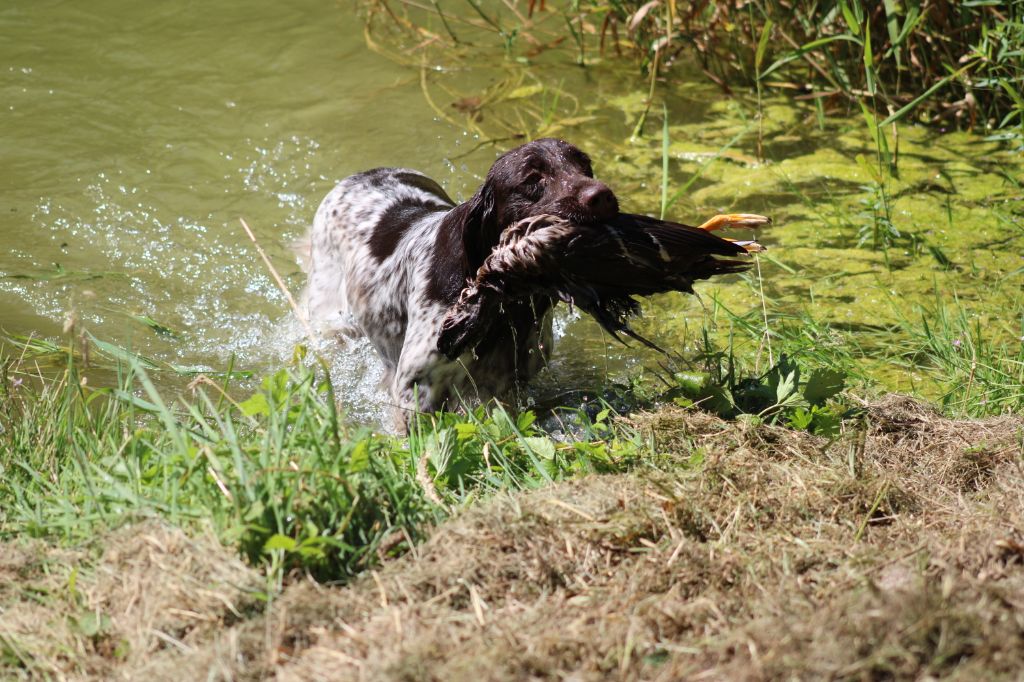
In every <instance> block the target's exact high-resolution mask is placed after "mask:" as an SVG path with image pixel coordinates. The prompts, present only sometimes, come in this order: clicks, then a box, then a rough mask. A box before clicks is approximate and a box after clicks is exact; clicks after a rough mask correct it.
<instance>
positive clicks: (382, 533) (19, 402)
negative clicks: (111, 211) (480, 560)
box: [0, 353, 641, 579]
mask: <svg viewBox="0 0 1024 682" xmlns="http://www.w3.org/2000/svg"><path fill="white" fill-rule="evenodd" d="M2 367H3V373H2V376H0V403H2V406H0V452H3V453H4V455H3V457H2V458H0V537H11V536H18V535H27V536H33V537H48V538H55V539H60V540H63V541H68V542H72V543H81V542H84V541H87V540H88V539H89V538H90V537H91V536H93V535H94V534H95V533H96V531H97V530H98V529H101V528H111V527H116V526H119V525H121V524H123V523H125V522H128V521H131V520H133V519H140V518H146V517H152V516H156V517H161V518H165V519H167V520H168V521H169V522H170V523H172V524H175V525H178V526H182V527H197V526H203V527H212V529H213V530H214V531H215V532H216V533H217V534H218V535H219V536H220V537H221V538H222V539H224V540H226V541H228V542H230V543H233V544H235V545H237V547H238V548H239V550H240V552H241V553H242V554H244V555H245V556H246V557H247V558H248V559H249V561H250V562H252V563H254V564H266V565H267V566H268V567H270V568H271V569H272V573H275V574H277V575H280V573H281V571H280V570H278V569H289V568H295V567H302V568H304V569H306V570H309V571H311V572H312V573H314V574H315V575H317V576H318V577H321V578H329V579H343V578H345V577H347V576H350V575H353V574H355V573H357V572H359V571H361V570H363V569H365V568H366V567H367V566H369V565H372V564H373V563H374V562H376V561H377V560H379V559H380V558H382V557H384V556H388V555H393V554H396V553H400V552H402V551H404V550H405V549H407V548H408V547H409V546H410V544H412V543H415V542H417V541H418V540H419V539H420V538H422V537H423V535H424V533H425V532H427V530H428V529H429V528H430V527H431V526H432V525H433V524H434V523H436V522H437V521H438V520H439V519H440V518H442V517H443V516H444V515H445V514H446V512H447V511H448V510H451V509H454V508H458V507H459V506H461V505H464V504H466V503H468V502H469V501H470V500H472V499H473V498H475V497H477V496H480V495H483V494H486V493H487V492H489V491H493V490H517V489H522V488H530V487H535V486H539V485H543V484H546V483H549V482H552V481H557V480H561V479H563V478H566V477H568V476H573V475H577V474H580V473H587V472H600V471H621V470H623V469H625V468H627V467H628V466H630V464H631V463H632V462H633V461H634V460H635V458H636V454H637V452H638V451H639V448H640V446H641V444H640V443H639V441H638V436H637V435H636V434H635V433H630V432H628V430H627V429H625V428H624V427H615V428H612V426H610V425H609V421H610V420H609V412H608V411H607V410H606V411H604V412H602V413H601V414H599V415H597V416H596V417H595V419H593V420H591V419H589V418H588V417H587V416H586V415H585V414H584V413H582V412H581V413H576V414H574V415H573V418H574V420H575V423H576V424H577V427H576V428H577V430H578V432H579V433H580V438H579V439H577V440H576V441H574V442H570V443H561V442H556V441H554V440H552V439H551V438H549V437H548V436H546V435H545V434H543V433H542V432H541V431H540V430H539V429H538V427H537V425H536V423H535V421H534V416H533V415H532V413H529V412H525V413H522V414H520V415H518V416H516V417H513V416H512V415H510V414H509V413H508V412H506V411H505V410H503V409H501V408H499V407H494V408H491V409H485V408H483V407H481V408H478V409H476V410H473V411H470V412H469V413H467V414H464V415H456V414H441V415H433V416H423V417H422V418H421V419H420V420H419V422H418V423H417V424H416V425H414V428H413V432H412V435H411V436H410V437H409V438H408V439H403V438H397V437H393V436H388V435H381V434H379V433H375V432H373V431H371V430H369V429H368V428H365V427H356V426H351V425H349V424H347V423H346V422H345V420H344V417H343V415H342V414H341V413H340V412H339V409H338V407H337V402H336V400H335V398H334V394H333V389H332V386H331V383H330V380H329V378H328V374H327V373H326V372H324V371H323V370H322V368H320V367H319V366H317V365H315V364H314V365H313V367H312V368H311V367H309V366H307V363H305V362H304V359H303V357H302V353H299V354H298V355H297V357H296V361H295V362H294V363H293V365H292V366H291V367H288V368H285V369H282V370H280V371H278V372H276V373H275V374H273V375H270V376H268V377H266V378H264V380H263V382H262V387H261V389H260V390H259V391H257V392H255V393H254V394H253V395H252V396H250V397H248V398H247V399H245V400H243V401H241V402H238V401H236V400H234V399H233V398H232V397H231V396H230V395H229V393H228V392H227V391H226V390H225V384H223V383H220V384H218V383H216V382H214V381H213V380H210V379H207V378H201V379H199V380H197V381H195V382H193V384H192V385H191V388H190V390H189V391H188V392H187V393H186V394H185V395H183V396H180V397H179V398H178V399H176V400H172V399H169V398H168V397H167V396H166V394H165V392H164V391H161V390H158V389H157V388H156V387H155V386H154V384H153V381H152V380H151V379H150V377H149V375H148V373H147V371H146V369H145V368H144V367H142V366H141V365H140V364H139V363H135V362H129V363H128V364H127V365H126V366H125V368H124V369H123V371H122V372H121V374H120V376H119V378H118V380H117V381H116V382H115V383H114V384H113V385H112V386H108V387H93V386H92V385H91V383H90V382H89V381H88V380H87V373H86V372H83V371H82V370H80V368H79V366H78V365H77V364H76V362H75V356H74V355H69V356H68V361H67V367H66V369H65V370H64V372H63V373H62V374H60V375H59V376H58V377H57V378H54V379H45V378H41V377H38V376H37V377H33V376H26V374H25V373H24V372H23V370H24V369H25V368H24V367H23V366H22V365H20V364H18V363H17V362H16V361H15V360H11V359H8V360H5V361H4V362H3V364H2Z"/></svg>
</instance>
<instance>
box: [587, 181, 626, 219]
mask: <svg viewBox="0 0 1024 682" xmlns="http://www.w3.org/2000/svg"><path fill="white" fill-rule="evenodd" d="M579 198H580V204H582V205H583V208H585V209H586V210H587V212H588V213H589V214H590V215H591V216H593V218H594V220H611V219H612V218H614V217H615V216H616V215H618V213H619V200H618V199H616V198H615V193H614V192H612V191H611V189H609V188H608V185H606V184H604V183H603V182H597V181H594V182H593V183H592V184H588V185H587V186H586V187H584V188H583V190H582V191H581V192H580V193H579Z"/></svg>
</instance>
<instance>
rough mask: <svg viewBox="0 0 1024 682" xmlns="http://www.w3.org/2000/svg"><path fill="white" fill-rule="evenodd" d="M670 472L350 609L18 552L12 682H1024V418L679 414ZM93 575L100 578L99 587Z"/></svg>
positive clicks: (11, 574)
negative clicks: (851, 681)
mask: <svg viewBox="0 0 1024 682" xmlns="http://www.w3.org/2000/svg"><path fill="white" fill-rule="evenodd" d="M634 419H635V420H636V422H637V423H638V424H639V425H640V426H642V427H643V428H644V429H646V430H647V431H648V432H649V433H650V434H651V437H652V438H653V439H654V442H655V444H656V449H657V451H658V452H660V453H662V461H660V462H659V463H658V466H657V467H652V468H651V469H644V470H640V471H637V472H634V473H633V474H630V475H625V476H601V477H598V476H595V477H589V478H586V479H581V480H577V481H574V482H572V483H568V484H564V485H560V486H556V487H551V488H544V489H541V490H537V491H534V492H531V493H528V494H525V495H518V496H500V497H497V498H495V499H492V500H491V501H489V502H486V503H482V504H479V505H477V506H475V507H473V508H470V509H467V510H465V511H463V512H461V513H459V514H457V515H456V516H455V517H454V518H453V519H451V520H450V521H449V522H447V523H445V524H443V525H442V526H440V527H438V529H437V531H436V532H435V533H434V535H433V536H432V538H431V539H430V540H429V541H428V542H427V543H425V544H424V545H422V546H420V547H419V548H418V549H417V551H416V552H415V553H413V554H410V555H407V556H405V557H404V558H402V559H399V560H396V561H393V562H390V563H388V564H385V565H384V566H382V567H380V568H379V570H377V571H376V572H373V573H371V574H366V575H363V576H362V577H361V578H360V579H358V580H356V581H355V582H353V583H352V584H350V585H347V586H325V585H318V584H315V583H313V582H312V581H310V580H308V579H305V578H303V577H302V576H293V577H292V578H291V582H290V584H289V585H288V586H287V587H286V589H285V590H284V592H283V594H281V595H280V596H278V597H277V598H276V599H275V600H273V601H271V602H270V603H269V604H268V603H267V602H266V600H265V599H264V598H263V597H262V596H261V593H262V592H263V591H264V590H265V589H266V586H265V584H264V580H263V578H261V577H260V576H259V575H258V574H257V573H256V572H255V571H252V570H251V569H249V568H247V567H245V566H244V565H243V564H241V563H240V562H239V561H238V560H237V559H236V558H235V557H234V554H233V553H232V552H231V551H229V550H226V549H224V548H222V547H220V546H219V545H217V544H216V543H215V542H213V541H211V540H208V539H203V538H200V539H192V538H187V537H185V536H184V535H183V534H182V533H181V532H180V531H178V530H175V529H172V528H168V527H166V526H164V525H161V524H159V523H157V522H146V523H142V524H139V525H136V526H134V527H132V528H125V529H121V530H120V531H117V532H116V533H114V534H112V535H111V536H110V537H109V538H106V539H105V540H104V542H103V543H102V544H103V545H104V546H105V547H106V550H105V551H104V553H103V554H101V555H99V556H87V555H83V554H81V553H75V552H71V551H69V550H57V549H53V548H52V546H49V545H44V544H42V543H38V542H36V543H17V544H8V545H6V546H4V547H3V551H2V553H0V673H3V674H4V675H18V674H21V675H24V676H30V675H33V674H46V675H49V676H52V677H58V678H64V677H66V678H70V679H111V678H124V679H147V680H163V679H167V680H171V679H173V680H181V679H199V678H209V679H253V678H265V677H277V678H280V679H283V680H320V679H325V680H326V679H339V680H347V679H368V680H375V679H400V680H424V679H429V680H469V679H472V680H483V679H486V680H495V679H497V680H500V679H551V678H566V679H572V680H591V679H593V680H602V679H609V678H612V679H615V678H622V679H652V680H675V679H681V678H683V677H692V678H701V679H779V678H783V677H785V678H790V677H797V678H806V679H812V678H813V679H821V678H856V679H878V678H892V677H895V678H920V677H922V676H936V677H946V676H950V677H957V678H961V679H978V678H980V677H984V678H987V679H991V678H998V677H1004V678H1012V679H1018V678H1019V677H1020V676H1021V675H1022V674H1024V475H1022V470H1021V462H1022V448H1024V446H1022V443H1024V420H1022V419H1020V418H1016V417H1013V418H1011V417H1005V418H999V419H991V420H985V421H958V422H955V421H950V420H946V419H943V418H940V417H939V416H937V415H936V414H935V413H934V412H932V411H931V410H930V409H929V408H927V407H925V406H923V405H921V404H919V403H916V402H913V401H911V400H909V399H905V398H901V397H896V396H890V397H888V398H886V399H885V400H883V401H882V402H879V403H877V404H873V405H870V406H868V407H867V408H866V410H865V414H864V417H863V419H862V421H861V422H860V423H861V424H862V425H863V429H861V430H858V429H857V428H851V429H849V431H848V433H847V434H846V435H844V436H843V437H842V438H840V439H839V440H837V441H835V442H829V441H826V440H823V439H820V438H816V437H813V436H809V435H807V434H803V433H797V432H793V431H790V430H784V429H780V428H775V427H767V426H751V425H744V424H737V423H726V422H723V421H721V420H718V419H716V418H713V417H710V416H708V415H706V414H703V413H697V412H691V411H683V410H677V409H671V408H669V409H665V410H662V411H659V412H657V413H653V414H647V415H641V416H637V417H634ZM76 566H77V567H80V568H79V570H77V571H76V570H75V567H76Z"/></svg>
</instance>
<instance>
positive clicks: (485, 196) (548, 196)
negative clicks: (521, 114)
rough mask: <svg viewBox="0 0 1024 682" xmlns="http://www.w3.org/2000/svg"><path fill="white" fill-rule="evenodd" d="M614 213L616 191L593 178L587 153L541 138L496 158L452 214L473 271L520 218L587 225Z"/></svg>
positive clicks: (615, 208)
mask: <svg viewBox="0 0 1024 682" xmlns="http://www.w3.org/2000/svg"><path fill="white" fill-rule="evenodd" d="M618 212H619V202H618V199H616V197H615V194H614V193H613V192H612V191H611V189H609V188H608V186H607V185H606V184H604V183H603V182H600V181H599V180H595V179H594V171H593V169H592V168H591V166H590V157H588V156H587V155H586V154H584V153H583V152H582V151H580V150H579V149H577V148H576V147H574V146H573V145H571V144H569V143H568V142H564V141H562V140H555V139H551V138H544V139H540V140H534V141H533V142H528V143H526V144H524V145H522V146H520V147H516V148H515V149H513V150H511V151H509V152H506V153H505V154H503V155H502V156H500V157H499V158H498V160H497V161H495V162H494V165H493V166H491V170H490V171H489V172H488V173H487V179H486V180H485V181H484V184H483V186H481V187H480V189H479V190H477V192H476V194H475V195H473V198H472V199H470V200H469V201H467V202H466V203H465V204H464V205H463V206H460V207H458V209H457V213H456V215H457V216H458V218H459V219H461V223H462V224H461V228H462V235H463V243H464V245H465V248H466V255H467V257H468V260H469V264H470V266H471V268H472V269H473V270H474V271H475V269H476V267H478V266H479V265H480V263H482V262H483V259H484V258H486V257H487V254H488V253H489V252H490V250H491V249H492V248H493V247H494V245H495V244H496V243H497V241H498V237H499V235H500V234H501V232H502V230H504V229H505V228H507V227H509V226H510V225H512V224H514V223H517V222H519V221H520V220H522V219H523V218H529V217H530V216H534V215H541V214H545V213H547V214H551V215H556V216H559V217H561V218H565V219H567V220H571V221H572V222H575V223H592V222H600V221H604V220H610V219H612V218H614V217H615V216H616V215H617V214H618Z"/></svg>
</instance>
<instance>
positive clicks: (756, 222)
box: [700, 213, 772, 232]
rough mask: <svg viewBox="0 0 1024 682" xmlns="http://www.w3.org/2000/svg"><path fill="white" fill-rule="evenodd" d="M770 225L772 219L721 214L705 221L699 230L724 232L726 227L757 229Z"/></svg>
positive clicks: (755, 215) (745, 214) (746, 214)
mask: <svg viewBox="0 0 1024 682" xmlns="http://www.w3.org/2000/svg"><path fill="white" fill-rule="evenodd" d="M771 224H772V219H771V218H769V217H767V216H763V215H757V214H756V213H723V214H722V215H716V216H715V217H714V218H711V219H710V220H708V221H706V222H705V223H704V224H703V225H701V226H700V229H702V230H706V231H708V232H714V231H715V230H724V229H725V228H727V227H748V228H752V229H757V228H759V227H767V226H768V225H771Z"/></svg>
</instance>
